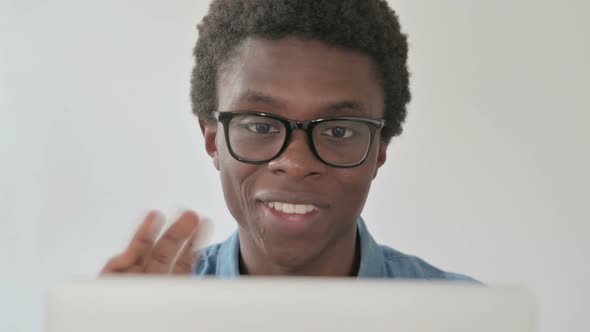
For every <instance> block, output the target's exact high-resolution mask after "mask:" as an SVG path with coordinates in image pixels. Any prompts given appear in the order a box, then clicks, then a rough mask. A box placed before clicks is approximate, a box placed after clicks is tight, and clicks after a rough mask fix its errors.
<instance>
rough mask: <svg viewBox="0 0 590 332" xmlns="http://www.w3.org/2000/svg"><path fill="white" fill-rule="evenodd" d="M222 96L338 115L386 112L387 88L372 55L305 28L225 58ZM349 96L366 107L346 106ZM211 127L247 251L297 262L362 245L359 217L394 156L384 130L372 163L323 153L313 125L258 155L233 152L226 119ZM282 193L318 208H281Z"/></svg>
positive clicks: (250, 255) (303, 115)
mask: <svg viewBox="0 0 590 332" xmlns="http://www.w3.org/2000/svg"><path fill="white" fill-rule="evenodd" d="M217 97H218V110H219V111H220V112H227V111H246V110H249V111H260V112H265V113H272V114H275V115H279V116H282V117H285V118H288V119H291V120H300V121H304V120H311V119H317V118H325V117H332V116H354V117H365V118H373V119H381V118H383V112H384V98H383V93H382V89H381V86H380V83H379V81H378V79H377V74H376V68H375V67H374V64H373V62H372V60H371V59H370V58H369V57H368V56H365V55H363V54H360V53H356V52H352V51H347V50H343V49H338V48H332V47H329V46H327V45H325V44H323V43H321V42H319V41H309V40H307V41H304V40H301V39H296V38H284V39H281V40H275V41H269V40H260V39H249V40H247V41H246V42H245V43H244V44H243V45H242V46H241V47H240V49H239V50H238V53H237V55H236V56H234V57H233V58H232V59H231V60H230V61H229V62H228V63H227V64H226V65H225V66H223V67H222V69H221V71H220V73H219V79H218V96H217ZM347 102H349V103H348V104H349V105H355V104H356V105H359V106H360V107H342V105H347ZM204 129H205V131H204V133H205V141H206V146H207V151H208V152H209V154H210V155H211V156H212V157H213V161H214V164H215V166H216V168H217V169H218V170H219V171H220V175H221V181H222V186H223V192H224V195H225V200H226V202H227V205H228V207H229V210H230V212H231V213H232V215H233V216H234V218H235V219H236V220H237V221H238V223H239V227H240V243H241V250H242V256H243V257H244V258H245V260H246V261H249V260H250V261H256V260H265V261H266V262H267V263H269V264H271V265H273V266H274V267H276V268H277V269H281V270H283V271H286V272H289V271H291V272H296V271H298V270H305V269H309V268H311V266H313V265H314V264H321V263H322V262H323V261H325V260H327V259H328V257H330V258H329V259H331V260H333V259H339V257H343V255H342V253H343V250H345V251H346V252H347V253H348V252H350V250H354V241H355V237H356V219H357V217H358V216H359V215H360V213H361V210H362V209H363V206H364V204H365V200H366V198H367V194H368V192H369V188H370V185H371V181H372V179H373V178H374V176H375V175H376V172H377V169H378V168H379V167H380V166H381V165H382V164H383V163H384V162H385V154H386V152H385V150H386V146H385V144H384V143H382V142H381V140H380V131H378V132H377V134H376V139H375V141H374V142H373V145H372V146H371V150H370V153H369V155H368V157H367V159H366V161H365V162H364V163H363V164H361V165H360V166H357V167H353V168H335V167H332V166H328V165H326V164H324V163H322V162H321V161H320V160H318V159H316V157H315V156H314V155H313V154H312V151H311V150H310V147H309V145H308V144H309V143H308V141H307V138H306V134H305V132H304V131H303V130H294V131H293V133H292V137H291V141H290V143H289V145H288V146H287V148H286V150H285V151H284V152H283V153H282V154H281V155H280V156H279V157H278V158H276V159H274V160H272V161H270V162H267V163H263V164H259V165H253V164H247V163H243V162H240V161H238V160H236V159H234V158H233V157H232V156H231V155H230V152H229V150H228V146H227V144H226V141H225V137H224V134H223V130H224V129H223V126H222V124H221V123H217V124H215V123H212V124H208V125H206V126H204ZM274 202H281V203H288V204H298V205H306V211H307V210H309V209H310V206H313V208H314V210H313V211H311V212H307V213H304V214H297V213H288V212H284V211H278V210H277V209H276V204H274ZM269 203H273V204H269ZM272 205H275V207H274V208H273V207H271V206H272ZM300 208H301V207H300ZM287 210H288V209H287ZM351 246H352V249H351ZM339 252H340V254H339ZM250 263H251V262H250ZM254 265H255V264H254Z"/></svg>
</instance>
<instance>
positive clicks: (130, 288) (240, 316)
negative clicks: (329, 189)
mask: <svg viewBox="0 0 590 332" xmlns="http://www.w3.org/2000/svg"><path fill="white" fill-rule="evenodd" d="M534 307H535V304H534V297H533V296H532V295H531V294H530V293H529V292H528V291H526V290H523V289H521V288H515V287H488V286H481V285H473V284H466V283H457V282H453V283H425V282H407V281H406V282H399V281H392V280H391V279H390V280H357V279H314V278H297V279H291V278H272V279H259V278H240V279H233V280H228V279H225V280H223V279H196V278H169V277H149V278H147V277H131V278H130V277H126V278H125V277H124V278H118V277H110V278H100V279H94V280H79V281H69V282H64V283H62V284H59V285H57V286H55V287H52V288H51V289H50V290H49V292H48V294H47V298H46V308H45V318H46V320H45V331H46V332H81V331H84V332H105V331H108V332H131V331H138V332H189V331H190V332H198V331H207V332H217V331H256V332H271V331H272V332H277V331H297V332H301V331H305V332H314V331H322V332H323V331H338V332H353V331H354V332H359V331H371V332H378V331H415V332H431V331H449V332H451V331H452V332H473V331H478V332H492V331H493V332H500V331H501V332H517V331H518V332H532V331H534V325H535V324H534V320H535V318H534Z"/></svg>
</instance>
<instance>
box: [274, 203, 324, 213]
mask: <svg viewBox="0 0 590 332" xmlns="http://www.w3.org/2000/svg"><path fill="white" fill-rule="evenodd" d="M267 205H268V206H269V207H271V208H273V209H275V210H278V211H282V212H285V213H295V214H305V213H308V212H311V211H313V210H317V207H315V206H313V205H311V204H289V203H282V202H269V203H267Z"/></svg>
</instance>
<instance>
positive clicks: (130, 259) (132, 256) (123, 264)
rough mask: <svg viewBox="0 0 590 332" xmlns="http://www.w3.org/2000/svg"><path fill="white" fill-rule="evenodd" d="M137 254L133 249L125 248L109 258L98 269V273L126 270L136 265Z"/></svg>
mask: <svg viewBox="0 0 590 332" xmlns="http://www.w3.org/2000/svg"><path fill="white" fill-rule="evenodd" d="M138 259H139V256H137V254H136V253H135V252H133V251H130V250H126V251H125V252H123V253H122V254H120V255H117V256H115V257H113V258H111V259H110V260H109V261H108V262H107V263H106V264H105V266H104V267H103V268H102V270H101V271H100V275H105V274H108V273H120V272H126V271H127V270H129V268H131V267H132V266H134V265H137V262H138Z"/></svg>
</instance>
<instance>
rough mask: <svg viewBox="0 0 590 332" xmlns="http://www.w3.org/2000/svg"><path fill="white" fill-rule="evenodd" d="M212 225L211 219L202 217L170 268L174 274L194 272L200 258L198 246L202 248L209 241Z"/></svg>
mask: <svg viewBox="0 0 590 332" xmlns="http://www.w3.org/2000/svg"><path fill="white" fill-rule="evenodd" d="M211 232H212V226H211V223H210V221H209V220H207V219H200V220H199V224H198V226H197V227H196V228H195V230H194V231H193V233H192V234H191V236H190V237H189V239H188V240H187V241H186V243H185V245H184V246H183V248H182V250H181V252H180V254H179V255H178V257H177V258H176V261H175V262H174V263H173V265H172V266H171V268H170V273H172V274H190V273H192V271H193V269H194V266H195V264H196V263H197V258H198V255H199V253H198V251H197V249H198V248H201V247H202V246H203V245H204V244H205V243H207V242H208V241H209V237H210V236H211Z"/></svg>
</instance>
